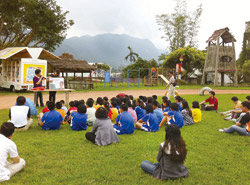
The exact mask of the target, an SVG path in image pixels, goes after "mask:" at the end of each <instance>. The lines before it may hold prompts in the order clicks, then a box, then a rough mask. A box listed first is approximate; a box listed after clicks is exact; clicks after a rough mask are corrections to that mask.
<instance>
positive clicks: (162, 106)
mask: <svg viewBox="0 0 250 185" xmlns="http://www.w3.org/2000/svg"><path fill="white" fill-rule="evenodd" d="M167 100H168V97H167V96H162V104H161V109H162V111H164V110H165V109H166V108H167V107H166V103H165V104H164V102H166V101H167Z"/></svg>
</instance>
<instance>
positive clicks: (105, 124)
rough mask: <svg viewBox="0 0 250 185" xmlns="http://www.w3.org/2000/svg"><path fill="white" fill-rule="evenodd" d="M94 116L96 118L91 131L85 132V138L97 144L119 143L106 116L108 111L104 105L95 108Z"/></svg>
mask: <svg viewBox="0 0 250 185" xmlns="http://www.w3.org/2000/svg"><path fill="white" fill-rule="evenodd" d="M95 116H96V120H95V123H94V125H93V128H92V131H91V132H87V133H86V135H85V137H86V139H87V140H89V141H91V142H93V143H95V144H97V145H99V146H103V145H109V144H112V143H119V142H120V140H119V138H118V136H117V134H116V132H115V131H114V129H113V125H112V122H111V120H110V119H109V118H108V111H107V110H106V109H105V108H104V107H100V108H98V109H97V110H96V113H95ZM95 133H96V135H95Z"/></svg>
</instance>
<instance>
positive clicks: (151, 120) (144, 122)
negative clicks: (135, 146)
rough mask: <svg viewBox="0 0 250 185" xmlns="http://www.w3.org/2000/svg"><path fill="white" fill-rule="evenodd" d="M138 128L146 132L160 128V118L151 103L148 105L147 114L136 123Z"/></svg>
mask: <svg viewBox="0 0 250 185" xmlns="http://www.w3.org/2000/svg"><path fill="white" fill-rule="evenodd" d="M136 128H139V129H141V130H144V131H146V132H156V131H158V130H159V124H158V120H157V117H156V115H155V114H154V109H153V106H152V105H151V104H148V105H147V106H146V115H145V116H143V118H141V119H140V120H139V121H138V122H137V123H136Z"/></svg>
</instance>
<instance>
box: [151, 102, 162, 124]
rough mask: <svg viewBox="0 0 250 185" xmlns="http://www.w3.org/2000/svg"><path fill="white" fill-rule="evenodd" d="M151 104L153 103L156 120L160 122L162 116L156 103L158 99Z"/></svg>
mask: <svg viewBox="0 0 250 185" xmlns="http://www.w3.org/2000/svg"><path fill="white" fill-rule="evenodd" d="M152 105H153V109H154V113H155V115H156V117H157V120H158V121H157V122H158V124H160V123H161V120H162V118H163V111H162V110H161V108H160V107H159V105H160V104H159V103H158V101H153V103H152Z"/></svg>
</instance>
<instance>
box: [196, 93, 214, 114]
mask: <svg viewBox="0 0 250 185" xmlns="http://www.w3.org/2000/svg"><path fill="white" fill-rule="evenodd" d="M214 96H215V92H214V91H210V92H209V98H208V99H206V100H205V101H203V102H201V103H200V105H201V110H206V111H210V110H216V111H218V100H217V98H215V97H214ZM207 102H208V103H209V104H208V105H205V103H207Z"/></svg>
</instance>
